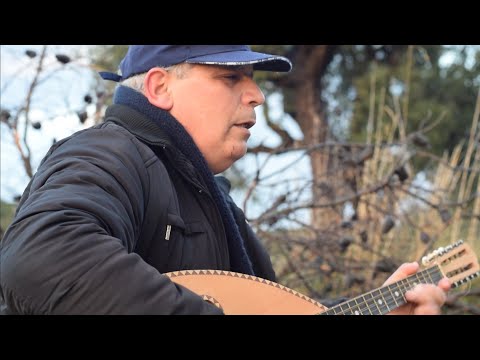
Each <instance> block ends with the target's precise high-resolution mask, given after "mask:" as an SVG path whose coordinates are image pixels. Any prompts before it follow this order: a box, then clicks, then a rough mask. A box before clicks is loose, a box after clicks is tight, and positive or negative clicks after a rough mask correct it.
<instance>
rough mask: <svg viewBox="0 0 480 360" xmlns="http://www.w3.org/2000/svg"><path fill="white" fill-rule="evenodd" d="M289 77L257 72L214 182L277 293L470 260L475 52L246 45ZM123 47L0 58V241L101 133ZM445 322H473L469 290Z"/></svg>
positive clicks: (476, 222) (477, 238)
mask: <svg viewBox="0 0 480 360" xmlns="http://www.w3.org/2000/svg"><path fill="white" fill-rule="evenodd" d="M252 47H253V49H254V50H257V51H265V52H272V53H277V54H281V55H284V56H287V57H288V58H290V59H291V60H292V62H293V64H294V70H293V71H292V72H291V73H289V74H277V73H262V72H259V73H256V74H255V77H256V80H257V81H258V83H259V84H260V86H261V88H262V90H263V91H264V93H265V95H266V98H267V101H266V103H265V104H264V105H263V106H261V107H260V108H257V124H256V125H255V127H254V128H253V129H252V137H251V139H250V142H249V145H250V148H249V152H248V154H247V155H246V156H245V157H244V158H243V159H242V160H240V161H238V162H237V163H236V164H235V165H234V166H233V167H232V168H230V169H229V170H227V171H226V172H225V174H224V175H225V176H227V177H228V178H229V179H230V180H231V181H232V183H233V186H232V188H233V190H232V196H233V198H234V199H235V200H236V202H237V204H238V205H239V206H240V207H241V208H242V209H243V210H244V212H245V215H246V217H247V219H248V221H249V223H250V224H251V225H252V227H253V228H254V230H256V232H257V234H258V235H259V237H260V238H261V239H262V241H263V242H264V243H265V245H266V246H267V248H268V249H269V251H270V254H271V257H272V260H273V263H274V267H275V270H276V273H277V277H278V282H279V283H281V284H283V285H285V286H288V287H290V288H293V289H295V290H297V291H300V292H301V293H303V294H305V295H307V296H310V297H312V298H314V299H316V300H319V301H322V300H324V299H328V298H335V297H339V296H348V297H353V296H356V295H360V294H363V293H365V292H368V291H370V290H372V289H374V288H376V287H378V286H380V285H381V284H382V283H383V282H384V281H385V279H386V278H387V277H388V275H389V274H390V273H391V272H392V271H394V270H395V269H396V268H397V267H398V266H399V265H400V264H401V263H403V262H408V261H414V260H416V261H420V260H421V259H422V257H423V256H424V255H426V254H428V253H430V252H431V251H433V250H435V249H436V248H438V247H440V246H447V245H448V244H452V243H454V242H456V241H458V240H460V239H463V240H464V241H465V242H466V243H468V244H469V245H470V246H471V247H472V249H473V250H474V251H475V252H476V253H477V254H479V253H480V181H479V178H480V126H479V113H480V97H479V89H480V46H474V45H461V46H459V45H253V46H252ZM126 50H127V46H121V45H115V46H109V45H101V46H100V45H82V46H79V45H76V46H66V45H65V46H62V45H51V46H47V45H32V46H29V45H21V46H20V45H18V46H15V45H8V46H7V45H4V46H1V47H0V51H1V52H0V64H1V66H0V69H1V76H0V87H1V98H0V99H1V113H0V119H1V169H0V170H1V171H0V173H1V223H0V225H1V228H0V236H3V233H4V231H5V229H6V228H7V227H8V225H9V223H10V221H11V219H12V216H13V214H14V212H15V209H16V204H17V202H18V200H19V199H20V196H21V194H22V193H23V190H24V189H25V187H26V186H27V184H28V182H29V181H30V179H31V178H32V176H33V175H34V174H35V171H36V169H37V167H38V165H39V164H40V162H41V160H42V158H43V156H44V155H45V153H46V152H47V151H48V149H49V147H50V146H51V145H52V144H53V143H55V142H56V141H58V140H60V139H62V138H64V137H67V136H69V135H71V134H72V133H74V132H76V131H79V130H82V129H85V128H87V127H90V126H92V125H94V124H97V123H99V122H101V121H102V116H103V114H104V112H105V109H106V107H107V106H108V105H109V104H110V103H111V98H112V94H113V91H114V85H113V84H110V82H105V81H103V80H102V79H101V78H100V77H99V76H98V71H102V70H107V71H116V69H117V67H118V64H119V62H120V60H121V59H122V57H123V55H124V54H125V52H126ZM444 313H445V314H480V281H479V280H478V279H475V280H474V281H472V282H470V283H468V284H465V285H462V286H461V287H459V288H458V289H455V290H454V291H451V293H450V295H449V298H448V301H447V304H446V306H445V307H444Z"/></svg>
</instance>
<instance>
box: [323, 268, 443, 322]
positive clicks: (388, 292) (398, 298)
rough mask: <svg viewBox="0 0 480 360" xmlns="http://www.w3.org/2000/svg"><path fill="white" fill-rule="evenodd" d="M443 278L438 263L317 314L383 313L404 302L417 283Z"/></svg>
mask: <svg viewBox="0 0 480 360" xmlns="http://www.w3.org/2000/svg"><path fill="white" fill-rule="evenodd" d="M442 278H443V274H442V272H441V271H440V268H439V267H438V265H435V266H433V267H431V268H428V269H426V270H423V271H420V272H418V273H416V274H414V275H411V276H409V277H408V278H405V279H402V280H400V281H397V282H395V283H393V284H390V285H387V286H384V287H381V288H378V289H375V290H372V291H370V292H368V293H366V294H363V295H360V296H357V297H355V298H353V299H351V300H348V301H346V302H343V303H341V304H339V305H336V306H334V307H331V308H330V309H328V310H327V311H325V312H323V313H320V314H319V315H383V314H386V313H389V312H390V311H392V310H393V309H395V308H397V307H399V306H402V305H404V304H406V302H407V301H406V299H405V293H406V292H407V291H408V290H410V289H412V288H413V287H415V285H417V284H437V283H438V282H439V281H440V280H441V279H442Z"/></svg>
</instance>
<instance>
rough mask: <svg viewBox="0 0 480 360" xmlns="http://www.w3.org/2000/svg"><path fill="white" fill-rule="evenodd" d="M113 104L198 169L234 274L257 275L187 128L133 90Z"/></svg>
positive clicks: (121, 89)
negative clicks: (144, 120)
mask: <svg viewBox="0 0 480 360" xmlns="http://www.w3.org/2000/svg"><path fill="white" fill-rule="evenodd" d="M113 102H114V104H120V105H125V106H128V107H130V108H132V109H134V110H136V111H138V112H139V113H141V114H143V115H145V116H146V117H148V118H149V119H150V120H152V121H153V122H154V123H155V124H156V125H157V126H159V127H160V128H161V129H162V130H163V131H164V132H165V133H166V134H167V135H168V136H169V137H170V139H171V140H172V142H173V144H174V145H175V146H176V147H177V148H178V149H179V150H180V151H181V152H182V153H183V154H184V155H185V156H186V157H187V159H189V160H190V161H191V162H192V164H193V166H194V167H195V169H196V170H197V171H198V172H199V174H200V176H201V177H202V178H203V180H204V182H205V183H206V184H207V187H208V190H209V191H210V194H211V195H212V197H213V200H214V202H215V204H216V205H217V208H218V210H219V212H220V214H221V216H222V221H223V225H224V227H225V232H226V236H227V241H228V251H229V253H230V266H231V271H235V272H239V273H243V274H248V275H255V274H254V272H253V268H252V264H251V262H250V259H249V258H248V254H247V252H246V250H245V246H244V244H243V239H242V236H241V235H240V231H239V230H238V225H237V223H236V222H235V220H234V218H233V214H232V212H231V210H230V208H229V207H228V205H227V202H226V200H225V198H224V195H223V194H222V192H221V191H220V189H219V187H218V185H217V183H216V182H215V179H214V176H213V173H212V171H211V170H210V169H209V168H208V165H207V162H206V160H205V158H204V157H203V155H202V153H201V152H200V150H199V149H198V147H197V145H196V144H195V142H194V141H193V139H192V137H191V136H190V134H188V133H187V131H186V130H185V128H184V127H183V126H182V125H181V124H180V123H179V122H178V121H177V120H176V119H175V118H174V117H173V116H172V115H170V113H168V112H167V111H164V110H162V109H159V108H157V107H156V106H154V105H152V104H150V102H149V101H148V100H147V98H146V97H145V96H144V95H143V94H141V93H139V92H137V91H135V90H133V89H131V88H128V87H125V86H119V87H118V88H117V90H116V92H115V97H114V99H113Z"/></svg>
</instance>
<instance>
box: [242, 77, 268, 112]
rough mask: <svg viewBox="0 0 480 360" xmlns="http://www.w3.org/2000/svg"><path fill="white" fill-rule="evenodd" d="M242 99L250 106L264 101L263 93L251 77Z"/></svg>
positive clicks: (255, 105)
mask: <svg viewBox="0 0 480 360" xmlns="http://www.w3.org/2000/svg"><path fill="white" fill-rule="evenodd" d="M244 101H245V102H246V103H247V104H248V105H250V106H252V107H257V106H259V105H262V104H263V103H264V102H265V95H263V92H262V90H261V89H260V87H259V86H258V85H257V83H256V82H255V81H254V80H253V79H249V80H248V84H247V88H246V90H245V93H244Z"/></svg>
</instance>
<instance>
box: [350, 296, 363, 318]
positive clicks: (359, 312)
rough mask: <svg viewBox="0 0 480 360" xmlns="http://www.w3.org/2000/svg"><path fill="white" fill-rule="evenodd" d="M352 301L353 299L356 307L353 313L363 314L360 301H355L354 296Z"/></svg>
mask: <svg viewBox="0 0 480 360" xmlns="http://www.w3.org/2000/svg"><path fill="white" fill-rule="evenodd" d="M353 301H355V307H357V308H358V310H355V311H354V314H355V315H364V313H363V311H362V308H361V305H362V303H360V304H359V303H358V301H357V298H354V299H353Z"/></svg>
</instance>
